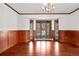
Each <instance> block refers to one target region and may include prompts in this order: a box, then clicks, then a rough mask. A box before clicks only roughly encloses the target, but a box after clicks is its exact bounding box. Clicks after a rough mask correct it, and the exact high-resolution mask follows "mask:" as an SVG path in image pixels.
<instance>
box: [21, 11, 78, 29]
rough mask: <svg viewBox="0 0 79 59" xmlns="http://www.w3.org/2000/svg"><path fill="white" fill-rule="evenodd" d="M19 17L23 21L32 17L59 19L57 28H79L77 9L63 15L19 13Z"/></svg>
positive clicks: (35, 18) (37, 18)
mask: <svg viewBox="0 0 79 59" xmlns="http://www.w3.org/2000/svg"><path fill="white" fill-rule="evenodd" d="M20 18H21V19H20V20H22V21H25V23H28V21H30V19H34V20H43V19H44V20H45V19H46V20H55V19H59V30H79V10H78V11H76V12H74V13H72V14H69V15H65V14H64V15H21V16H20ZM25 19H26V20H25ZM27 19H28V21H27ZM53 26H54V24H53V25H52V30H53V29H54V28H53ZM24 27H25V26H24ZM27 27H28V26H27ZM28 28H29V27H28ZM26 30H27V28H26Z"/></svg>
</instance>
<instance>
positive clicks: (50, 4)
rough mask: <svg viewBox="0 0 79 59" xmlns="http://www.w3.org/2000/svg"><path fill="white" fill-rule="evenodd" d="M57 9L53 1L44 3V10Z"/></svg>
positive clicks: (48, 11)
mask: <svg viewBox="0 0 79 59" xmlns="http://www.w3.org/2000/svg"><path fill="white" fill-rule="evenodd" d="M54 9H55V6H54V5H53V4H52V3H44V4H43V7H42V10H43V11H44V12H47V13H51V12H52V11H53V10H54Z"/></svg>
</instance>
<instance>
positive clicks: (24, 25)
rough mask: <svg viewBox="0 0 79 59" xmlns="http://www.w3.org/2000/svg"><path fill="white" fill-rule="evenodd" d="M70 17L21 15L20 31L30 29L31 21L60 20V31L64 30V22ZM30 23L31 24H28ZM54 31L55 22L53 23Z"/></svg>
mask: <svg viewBox="0 0 79 59" xmlns="http://www.w3.org/2000/svg"><path fill="white" fill-rule="evenodd" d="M68 17H69V15H20V16H19V21H20V23H19V27H20V29H25V30H27V29H30V28H29V27H30V26H29V25H28V24H29V23H30V20H52V21H53V20H55V19H59V29H60V30H62V29H64V27H63V26H62V25H64V20H67V19H68ZM28 22H29V23H28ZM52 23H53V24H52V30H54V21H53V22H52Z"/></svg>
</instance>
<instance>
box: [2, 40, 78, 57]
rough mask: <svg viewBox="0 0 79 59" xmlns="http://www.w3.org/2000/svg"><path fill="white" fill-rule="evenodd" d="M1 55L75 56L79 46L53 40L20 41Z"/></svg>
mask: <svg viewBox="0 0 79 59" xmlns="http://www.w3.org/2000/svg"><path fill="white" fill-rule="evenodd" d="M0 55H1V56H58V55H62V56H63V55H64V56H75V55H79V48H78V47H75V46H73V45H70V44H68V43H58V42H52V41H36V42H32V41H31V42H28V43H19V44H17V45H16V46H14V47H12V48H10V49H8V50H7V51H5V52H3V53H2V54H0Z"/></svg>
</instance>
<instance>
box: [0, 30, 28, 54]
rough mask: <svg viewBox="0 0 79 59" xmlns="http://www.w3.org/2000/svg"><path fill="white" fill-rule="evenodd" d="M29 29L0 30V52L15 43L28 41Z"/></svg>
mask: <svg viewBox="0 0 79 59" xmlns="http://www.w3.org/2000/svg"><path fill="white" fill-rule="evenodd" d="M29 40H30V30H8V31H0V53H2V52H3V51H5V50H7V49H8V48H10V47H12V46H14V45H15V44H17V43H21V42H28V41H29Z"/></svg>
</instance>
